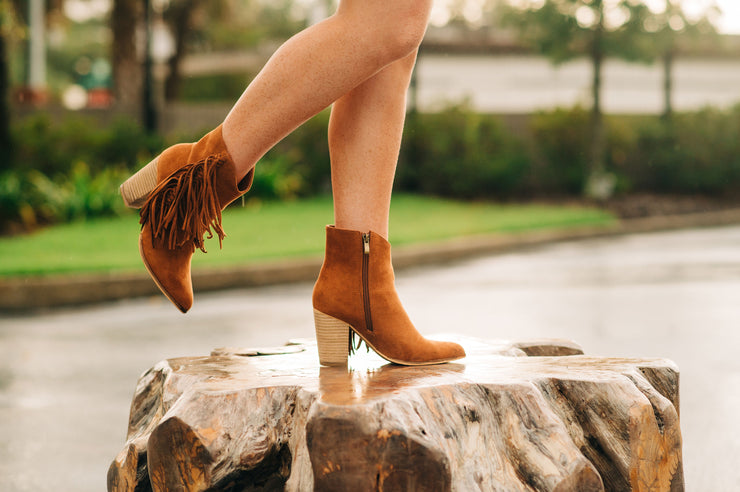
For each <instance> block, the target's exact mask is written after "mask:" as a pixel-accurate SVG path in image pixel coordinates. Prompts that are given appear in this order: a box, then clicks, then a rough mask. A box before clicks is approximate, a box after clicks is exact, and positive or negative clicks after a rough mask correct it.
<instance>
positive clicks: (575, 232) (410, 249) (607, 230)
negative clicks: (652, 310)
mask: <svg viewBox="0 0 740 492" xmlns="http://www.w3.org/2000/svg"><path fill="white" fill-rule="evenodd" d="M731 224H740V208H738V209H728V210H722V211H717V212H705V213H697V214H684V215H670V216H656V217H648V218H641V219H629V220H622V221H620V222H618V223H616V224H614V225H613V226H607V227H581V228H570V229H565V230H551V231H535V232H527V233H520V234H506V235H484V236H472V237H464V238H456V239H451V240H446V241H442V242H435V243H424V244H417V245H409V246H399V247H397V248H394V249H393V266H394V269H396V270H400V269H404V268H409V267H415V266H421V265H431V264H442V263H446V262H450V261H454V260H459V259H462V258H471V257H476V256H483V255H487V254H497V253H499V254H500V253H503V252H507V251H512V250H516V249H522V248H526V247H533V246H539V245H544V244H550V243H556V242H563V241H575V240H581V239H590V238H598V237H613V236H619V235H625V234H635V233H644V232H658V231H667V230H675V229H688V228H698V227H712V226H722V225H731ZM322 259H323V258H322V257H320V256H317V257H311V258H303V259H289V260H282V261H276V262H265V263H259V264H254V265H245V266H240V267H236V268H229V269H211V270H196V271H194V272H193V274H192V275H193V285H194V286H195V288H196V293H197V292H206V291H214V290H225V289H234V288H245V287H260V286H267V285H275V284H285V283H293V282H310V281H313V280H315V279H316V277H317V275H318V273H319V270H320V268H321V263H322ZM154 295H159V291H158V290H157V287H156V286H155V285H154V282H152V281H151V279H150V278H149V275H148V274H146V273H145V272H142V273H133V274H131V273H129V274H116V273H112V274H91V275H79V276H77V275H75V276H53V277H23V278H14V279H7V280H3V279H0V312H17V311H29V310H35V309H44V308H54V307H63V306H79V305H85V304H93V303H99V302H107V301H115V300H120V299H127V298H134V297H145V296H154Z"/></svg>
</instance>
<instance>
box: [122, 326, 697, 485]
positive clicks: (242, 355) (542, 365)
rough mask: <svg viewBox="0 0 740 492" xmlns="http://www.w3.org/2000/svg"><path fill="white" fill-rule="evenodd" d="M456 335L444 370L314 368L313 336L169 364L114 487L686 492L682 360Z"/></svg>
mask: <svg viewBox="0 0 740 492" xmlns="http://www.w3.org/2000/svg"><path fill="white" fill-rule="evenodd" d="M458 341H459V342H460V343H461V344H462V345H463V346H464V347H465V349H466V351H467V353H468V357H467V358H466V359H464V360H462V361H460V362H459V363H450V364H443V365H438V366H419V367H402V366H396V365H393V364H387V363H385V361H383V360H382V359H380V358H378V357H377V356H375V355H374V354H356V355H355V356H353V357H352V358H351V360H350V367H348V368H336V367H320V366H319V364H318V358H317V355H316V348H315V346H312V345H311V343H310V342H306V343H303V344H294V345H287V346H286V347H284V348H278V349H276V350H259V349H254V350H235V349H218V350H216V351H214V352H213V353H212V355H211V356H209V357H186V358H177V359H170V360H167V361H163V362H160V363H159V364H157V365H156V366H154V367H153V368H151V369H150V370H148V371H147V372H145V373H144V374H143V375H142V376H141V378H140V379H139V382H138V385H137V387H136V393H135V396H134V400H133V403H132V405H131V415H130V419H129V427H128V436H127V442H126V445H125V446H124V448H123V450H122V451H121V452H120V453H119V454H118V456H117V457H116V458H115V460H114V461H113V463H112V464H111V466H110V469H109V471H108V490H109V491H149V490H153V491H175V490H177V491H201V490H208V491H258V490H259V491H268V490H286V491H301V492H303V491H311V490H315V491H343V492H346V491H357V492H359V491H366V490H378V491H381V490H382V491H435V492H438V491H452V490H455V491H465V492H467V491H475V490H482V491H507V492H511V491H532V490H537V491H579V492H583V491H598V490H614V491H626V490H635V491H679V490H683V472H682V462H681V431H680V427H679V416H678V401H679V394H678V369H677V368H676V366H675V365H674V364H673V363H672V362H670V361H667V360H663V359H616V358H603V357H588V356H585V355H582V351H581V350H580V348H579V347H578V346H577V345H575V344H574V343H572V342H563V341H548V340H545V341H535V342H522V343H509V342H486V341H481V340H476V339H468V338H463V339H458Z"/></svg>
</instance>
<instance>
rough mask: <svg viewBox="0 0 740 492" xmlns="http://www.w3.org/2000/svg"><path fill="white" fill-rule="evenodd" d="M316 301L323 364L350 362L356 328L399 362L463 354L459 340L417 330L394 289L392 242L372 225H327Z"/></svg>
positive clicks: (424, 361)
mask: <svg viewBox="0 0 740 492" xmlns="http://www.w3.org/2000/svg"><path fill="white" fill-rule="evenodd" d="M313 307H314V319H315V322H316V339H317V342H318V348H319V361H320V362H321V364H323V365H343V364H346V363H347V356H348V354H349V352H351V351H353V350H354V348H353V343H352V340H351V339H352V337H353V336H354V335H353V333H354V334H356V335H357V336H359V337H360V338H361V339H362V340H363V341H364V342H365V343H366V344H367V345H368V346H369V347H370V348H372V349H373V350H374V351H375V352H377V353H378V355H380V356H381V357H383V358H385V359H386V360H389V361H390V362H394V363H396V364H403V365H424V364H440V363H443V362H449V361H452V360H455V359H460V358H462V357H465V351H464V350H463V348H462V347H461V346H460V345H458V344H456V343H452V342H437V341H432V340H427V339H426V338H424V337H423V336H421V334H420V333H419V332H418V331H416V328H414V325H413V324H412V323H411V320H409V317H408V315H407V314H406V311H405V310H404V309H403V306H402V305H401V301H400V300H399V299H398V294H397V293H396V287H395V278H394V275H393V267H392V265H391V245H390V244H389V243H388V241H386V240H385V238H384V237H383V236H381V235H379V234H376V233H374V232H372V231H371V232H369V233H362V232H359V231H351V230H346V229H337V228H335V227H333V226H328V227H327V228H326V254H325V257H324V264H323V266H322V267H321V273H320V274H319V279H318V280H317V281H316V285H315V286H314V290H313Z"/></svg>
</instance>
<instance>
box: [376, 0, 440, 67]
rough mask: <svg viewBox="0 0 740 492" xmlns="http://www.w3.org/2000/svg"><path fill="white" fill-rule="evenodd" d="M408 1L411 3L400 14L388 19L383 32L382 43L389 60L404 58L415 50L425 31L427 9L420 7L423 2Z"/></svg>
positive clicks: (427, 17)
mask: <svg viewBox="0 0 740 492" xmlns="http://www.w3.org/2000/svg"><path fill="white" fill-rule="evenodd" d="M409 3H412V4H413V5H411V6H410V7H409V8H408V9H405V11H404V12H402V13H401V14H402V15H399V16H398V17H396V18H394V19H389V22H388V25H387V26H386V29H385V31H384V33H383V38H382V43H383V45H384V47H385V51H386V55H387V56H388V57H389V58H390V59H391V60H398V59H401V58H404V57H405V56H407V55H408V54H410V53H411V52H413V51H415V50H416V49H417V48H418V47H419V45H420V44H421V41H422V39H423V38H424V33H425V32H426V28H427V21H428V19H429V11H428V9H424V8H422V7H421V5H420V4H424V2H409Z"/></svg>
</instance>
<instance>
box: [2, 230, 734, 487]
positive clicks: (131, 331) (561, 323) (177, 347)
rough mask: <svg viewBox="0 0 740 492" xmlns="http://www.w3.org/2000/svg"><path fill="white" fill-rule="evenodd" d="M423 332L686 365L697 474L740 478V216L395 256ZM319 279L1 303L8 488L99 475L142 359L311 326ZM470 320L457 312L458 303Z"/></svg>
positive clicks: (711, 480)
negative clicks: (174, 297) (548, 342)
mask: <svg viewBox="0 0 740 492" xmlns="http://www.w3.org/2000/svg"><path fill="white" fill-rule="evenodd" d="M397 285H398V289H399V291H400V293H401V296H402V298H403V299H404V303H405V305H406V307H407V309H408V311H409V313H410V315H411V317H412V319H414V320H415V321H416V324H417V325H418V326H419V327H420V329H421V330H422V331H424V332H428V333H439V332H448V333H449V332H456V333H460V334H464V335H470V336H477V337H485V338H491V339H527V338H532V337H559V338H567V339H572V340H575V341H577V342H579V343H580V344H581V345H582V346H583V347H584V348H585V350H586V352H587V353H589V354H593V355H604V356H620V357H621V356H633V357H642V356H645V357H652V356H659V357H665V358H670V359H672V360H673V361H675V362H676V363H677V364H678V365H679V367H680V368H681V378H682V379H681V381H682V382H681V420H682V429H683V435H684V468H685V475H686V483H687V490H689V491H692V492H696V491H707V492H709V491H718V490H740V468H739V467H738V466H737V460H738V457H739V456H740V440H738V439H737V436H738V435H740V423H738V419H737V414H738V409H740V391H739V390H740V357H738V356H737V353H738V349H739V348H740V330H738V326H740V302H738V299H739V295H740V226H738V227H725V228H715V229H705V230H688V231H678V232H667V233H653V234H643V235H633V236H623V237H618V238H611V239H598V240H587V241H581V242H570V243H562V244H554V245H548V246H543V247H537V248H533V249H530V250H527V251H520V252H516V253H510V254H505V255H498V256H491V257H486V258H479V259H471V260H468V261H464V262H458V263H455V264H451V265H445V266H439V267H435V268H423V269H422V268H420V269H415V270H407V271H403V272H399V274H398V281H397ZM310 292H311V285H309V284H301V285H289V286H280V287H272V288H263V289H253V290H241V291H229V292H223V293H213V294H207V295H199V296H198V297H197V299H196V304H195V307H194V308H193V310H192V311H191V313H190V314H188V315H181V314H179V312H177V310H176V309H174V308H173V307H172V306H171V305H170V304H169V303H168V302H167V301H164V300H163V299H161V298H159V297H157V298H154V299H144V300H126V301H121V302H118V303H114V304H108V305H103V306H96V307H90V308H86V309H65V310H55V311H49V312H44V313H37V314H33V315H26V316H15V317H8V316H5V317H1V318H0V490H3V491H6V492H20V491H24V492H25V491H29V492H31V491H33V492H45V491H55V492H64V491H70V492H72V491H74V492H88V491H89V492H93V491H95V492H97V491H100V490H104V487H105V485H104V484H105V475H106V470H107V467H108V465H109V463H110V461H111V460H112V459H113V457H114V456H115V455H116V454H117V453H118V452H119V450H120V449H121V448H122V445H123V443H124V436H125V431H126V421H127V414H128V408H129V404H130V398H131V396H132V393H133V390H134V386H135V383H136V379H137V377H138V376H139V374H140V373H141V372H143V371H144V370H146V369H147V368H148V367H150V366H151V365H153V364H154V363H156V362H157V361H159V360H161V359H163V358H167V357H174V356H184V355H202V354H207V353H208V352H209V351H210V349H211V348H213V347H221V346H253V347H254V346H273V345H279V344H282V343H283V342H285V341H286V340H287V339H289V338H293V337H311V336H312V331H313V326H312V316H311V305H310V302H311V301H310ZM461 312H462V313H463V318H464V319H465V323H464V324H462V325H461V324H459V319H460V313H461Z"/></svg>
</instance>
